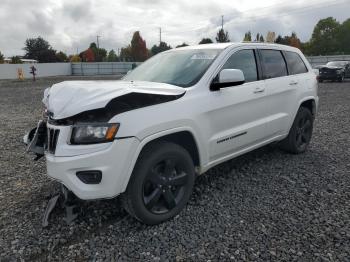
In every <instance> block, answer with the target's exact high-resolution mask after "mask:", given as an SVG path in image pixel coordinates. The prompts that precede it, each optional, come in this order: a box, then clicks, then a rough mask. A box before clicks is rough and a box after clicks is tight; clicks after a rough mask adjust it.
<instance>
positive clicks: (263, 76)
mask: <svg viewBox="0 0 350 262" xmlns="http://www.w3.org/2000/svg"><path fill="white" fill-rule="evenodd" d="M257 50H258V53H259V59H260V61H261V68H262V79H263V80H268V79H274V78H279V77H285V76H289V70H288V65H287V61H286V58H285V57H284V54H283V51H282V50H280V49H273V48H272V49H270V48H258V49H257ZM262 50H269V51H277V52H280V53H281V55H282V57H283V61H284V64H285V65H286V69H287V75H285V76H278V77H271V78H267V77H266V74H265V71H266V70H265V65H264V63H263V62H262V57H261V56H262V54H261V51H262Z"/></svg>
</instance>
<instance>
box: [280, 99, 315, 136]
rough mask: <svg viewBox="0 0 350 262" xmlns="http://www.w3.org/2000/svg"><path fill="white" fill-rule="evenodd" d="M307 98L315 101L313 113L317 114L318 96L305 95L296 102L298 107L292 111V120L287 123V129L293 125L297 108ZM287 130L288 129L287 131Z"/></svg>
mask: <svg viewBox="0 0 350 262" xmlns="http://www.w3.org/2000/svg"><path fill="white" fill-rule="evenodd" d="M308 100H313V101H314V102H315V115H316V114H317V110H318V96H317V97H314V96H307V97H303V99H301V100H300V101H299V103H298V107H296V110H294V112H293V118H292V119H293V121H292V122H291V123H290V124H289V128H288V130H290V129H291V127H292V125H293V122H294V119H295V117H296V115H297V113H298V110H299V108H300V106H301V104H302V103H304V102H305V101H308ZM288 132H289V131H288ZM287 135H288V134H287Z"/></svg>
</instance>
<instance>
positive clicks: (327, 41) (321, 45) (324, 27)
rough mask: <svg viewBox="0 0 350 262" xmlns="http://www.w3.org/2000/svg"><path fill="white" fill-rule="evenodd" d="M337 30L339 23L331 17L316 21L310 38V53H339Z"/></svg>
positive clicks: (338, 29)
mask: <svg viewBox="0 0 350 262" xmlns="http://www.w3.org/2000/svg"><path fill="white" fill-rule="evenodd" d="M339 31H340V24H339V22H338V21H337V20H335V19H334V18H333V17H328V18H325V19H321V20H320V21H318V23H317V24H316V26H315V28H314V30H313V33H312V37H311V39H310V51H311V52H312V54H313V55H332V54H337V53H339V51H338V50H339V42H338V36H339ZM348 44H349V43H348Z"/></svg>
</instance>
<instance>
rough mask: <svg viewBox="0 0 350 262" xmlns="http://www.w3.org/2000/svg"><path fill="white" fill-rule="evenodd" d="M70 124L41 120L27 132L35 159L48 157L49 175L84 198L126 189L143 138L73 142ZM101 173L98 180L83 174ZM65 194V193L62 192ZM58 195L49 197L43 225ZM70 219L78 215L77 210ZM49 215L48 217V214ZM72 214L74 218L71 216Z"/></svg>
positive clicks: (28, 148)
mask: <svg viewBox="0 0 350 262" xmlns="http://www.w3.org/2000/svg"><path fill="white" fill-rule="evenodd" d="M70 135H71V127H70V126H57V125H52V124H50V123H47V122H46V121H39V123H38V125H37V127H36V128H34V129H32V130H31V131H30V132H29V133H28V134H27V135H25V136H24V138H23V139H24V142H25V143H26V144H27V152H33V153H34V154H35V155H36V158H35V160H37V159H39V158H40V157H42V156H45V158H46V166H47V175H48V176H49V177H50V178H53V179H55V180H57V181H58V182H60V183H61V184H62V185H64V188H66V189H67V191H71V192H72V193H73V194H74V195H75V196H77V197H78V198H79V199H82V200H95V199H103V198H113V197H115V196H117V195H119V194H120V193H122V192H124V191H125V189H126V187H127V183H128V181H129V178H130V175H131V171H132V166H133V164H134V162H135V161H136V159H135V155H136V151H137V150H138V146H139V143H140V141H139V140H138V139H137V138H135V137H129V138H122V139H115V140H114V141H113V142H110V143H102V144H93V145H71V144H69V142H68V141H69V138H70ZM96 171H98V174H100V175H101V176H100V180H99V181H98V182H97V183H90V181H86V180H84V179H82V178H81V177H80V176H81V174H84V173H88V172H96ZM60 195H61V196H62V194H60ZM61 196H60V197H59V196H57V195H54V196H53V197H52V199H51V200H50V201H49V203H48V206H47V209H46V211H45V215H44V221H46V222H44V221H43V225H46V224H47V221H48V216H49V214H50V213H51V212H52V210H53V209H54V207H55V205H56V203H57V202H60V200H59V199H62V197H61ZM66 213H67V214H68V213H69V214H71V216H66V217H68V218H67V220H68V221H69V220H70V218H71V217H72V216H73V215H74V214H73V212H71V211H67V209H66ZM45 217H46V218H45ZM69 217H70V218H69Z"/></svg>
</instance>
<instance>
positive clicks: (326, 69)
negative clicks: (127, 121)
mask: <svg viewBox="0 0 350 262" xmlns="http://www.w3.org/2000/svg"><path fill="white" fill-rule="evenodd" d="M346 77H348V78H350V61H332V62H328V63H327V64H326V65H324V66H320V67H319V75H318V81H319V82H323V81H324V80H331V81H338V82H342V81H343V80H344V78H346Z"/></svg>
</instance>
